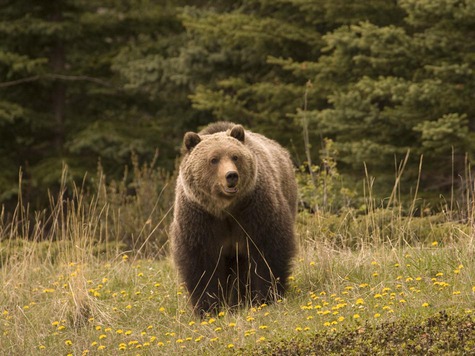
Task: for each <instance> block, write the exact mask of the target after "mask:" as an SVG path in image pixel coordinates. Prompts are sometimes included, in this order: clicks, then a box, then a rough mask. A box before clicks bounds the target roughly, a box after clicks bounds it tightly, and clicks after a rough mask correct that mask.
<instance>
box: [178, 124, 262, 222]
mask: <svg viewBox="0 0 475 356" xmlns="http://www.w3.org/2000/svg"><path fill="white" fill-rule="evenodd" d="M184 146H185V157H184V159H183V162H182V164H181V166H180V176H179V179H180V180H181V184H182V186H183V188H184V192H185V195H186V196H187V197H188V198H190V199H192V200H193V201H195V202H197V203H198V204H200V205H201V206H202V207H203V208H204V209H206V210H207V211H208V212H210V213H212V214H214V215H217V216H220V215H222V214H223V212H224V210H225V209H226V208H228V207H230V206H231V205H232V204H233V203H236V202H238V201H239V200H240V198H242V197H243V196H245V195H247V194H248V193H249V192H250V191H251V190H252V189H254V186H255V183H256V173H257V172H256V159H255V157H254V155H253V154H252V152H251V151H250V150H249V148H248V147H247V146H246V144H245V134H244V129H243V128H242V126H240V125H236V126H234V127H233V128H232V129H231V130H228V132H218V133H214V134H211V135H202V136H200V135H198V134H196V133H192V132H188V133H187V134H186V135H185V138H184Z"/></svg>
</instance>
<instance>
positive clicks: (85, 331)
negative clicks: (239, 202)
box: [0, 188, 475, 355]
mask: <svg viewBox="0 0 475 356" xmlns="http://www.w3.org/2000/svg"><path fill="white" fill-rule="evenodd" d="M168 189H170V188H168ZM160 194H162V193H160ZM162 195H163V194H162ZM137 196H138V197H140V192H139V191H137ZM159 198H160V197H158V198H157V199H159ZM58 200H59V201H60V202H61V203H55V202H54V199H52V203H51V209H50V210H51V212H50V213H48V214H41V213H36V215H35V216H36V218H35V219H34V221H32V220H30V219H26V216H27V215H31V214H30V213H29V212H28V211H27V209H23V208H21V206H22V204H21V202H20V203H19V207H18V208H17V210H16V211H15V213H14V214H12V216H7V214H6V212H5V211H3V212H2V214H1V216H0V239H1V244H0V264H1V268H0V279H1V283H2V290H1V292H0V353H1V354H2V355H160V354H168V355H172V354H193V355H194V354H207V355H218V354H220V355H221V354H243V355H255V354H276V355H295V354H302V355H307V354H312V353H313V354H332V353H333V354H342V353H349V354H363V353H369V354H391V355H392V354H421V355H422V354H454V355H460V354H467V355H469V354H475V264H474V260H475V241H474V239H475V231H474V228H475V221H474V216H473V209H472V206H471V205H470V204H472V203H468V204H467V207H465V208H464V209H463V214H462V213H459V214H458V215H455V213H453V212H452V211H442V212H441V213H439V214H432V215H431V214H429V213H427V216H424V215H423V214H422V213H421V214H420V215H421V216H417V217H415V216H414V215H415V214H412V215H408V214H404V213H403V212H402V209H401V207H398V206H396V204H393V205H392V206H391V207H377V204H373V207H372V208H370V209H368V210H367V211H366V213H364V214H363V213H361V212H359V211H355V210H352V209H347V210H346V211H345V210H342V212H341V213H340V214H330V213H315V214H313V213H309V212H301V213H300V214H299V217H298V223H297V226H296V230H297V236H298V241H299V253H298V256H297V258H296V259H295V263H294V270H293V275H292V277H291V278H290V288H289V290H288V293H287V294H286V296H285V298H284V299H283V300H279V301H278V302H277V303H275V304H272V305H260V306H255V307H243V308H242V309H240V310H238V311H229V310H223V311H222V312H221V313H220V314H219V315H214V316H208V317H206V318H204V319H199V318H197V317H196V316H195V315H194V314H193V313H192V310H191V308H190V306H189V304H188V294H187V292H186V290H185V289H184V287H183V285H181V284H180V283H179V281H178V277H177V274H176V271H175V270H174V268H173V265H172V263H171V260H170V258H169V257H168V256H167V254H166V252H163V251H166V249H167V244H166V242H165V243H164V247H163V248H161V249H160V252H158V249H157V253H156V254H155V255H154V254H153V253H152V254H150V253H148V254H145V253H143V248H144V246H145V245H147V244H149V243H150V244H151V245H153V244H154V243H157V244H158V242H156V241H159V239H155V240H154V239H153V238H152V236H154V235H155V234H156V233H157V231H162V233H163V234H165V235H166V221H167V220H166V219H165V218H166V217H168V216H169V215H170V212H169V210H166V209H164V211H163V213H160V214H155V215H154V214H148V215H144V217H143V221H142V222H141V224H143V226H142V228H140V229H139V232H140V233H139V235H140V234H142V235H141V236H142V239H137V243H136V244H135V245H131V246H126V245H124V244H123V243H119V242H117V241H114V239H113V238H111V236H112V235H113V232H114V231H116V232H117V230H118V229H120V226H121V224H120V222H121V221H122V222H124V221H126V220H124V219H126V216H125V215H127V216H130V215H131V214H132V212H131V211H136V209H129V210H127V209H126V208H124V207H123V210H124V211H125V212H122V213H121V210H120V209H117V210H113V209H112V208H111V203H110V199H109V201H107V200H101V199H99V198H94V199H90V200H88V201H86V199H84V194H83V193H82V192H79V193H76V194H75V195H74V198H71V199H66V200H65V201H62V200H61V199H58ZM156 207H157V204H156V203H154V202H152V208H151V209H152V210H151V211H152V212H154V211H155V210H156ZM121 214H122V215H121ZM105 217H107V219H106V218H105ZM110 217H112V218H110ZM109 218H110V219H109ZM109 235H110V236H109ZM153 241H155V242H153Z"/></svg>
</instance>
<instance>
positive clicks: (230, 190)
mask: <svg viewBox="0 0 475 356" xmlns="http://www.w3.org/2000/svg"><path fill="white" fill-rule="evenodd" d="M223 188H224V189H223V190H224V193H226V194H227V195H234V194H236V193H237V192H238V191H239V189H238V188H237V187H223Z"/></svg>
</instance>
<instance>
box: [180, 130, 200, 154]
mask: <svg viewBox="0 0 475 356" xmlns="http://www.w3.org/2000/svg"><path fill="white" fill-rule="evenodd" d="M183 142H184V143H185V147H186V149H187V151H191V149H192V148H193V147H195V146H196V145H197V144H198V143H200V142H201V137H200V136H199V135H198V134H197V133H196V132H187V133H186V134H185V137H184V138H183Z"/></svg>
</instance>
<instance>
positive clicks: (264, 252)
mask: <svg viewBox="0 0 475 356" xmlns="http://www.w3.org/2000/svg"><path fill="white" fill-rule="evenodd" d="M183 141H184V142H183V143H184V145H183V149H182V151H183V152H182V153H183V158H182V162H181V164H180V167H179V174H178V178H177V183H176V192H175V193H176V197H175V207H174V218H173V222H172V225H171V249H172V256H173V259H174V262H175V265H176V267H177V269H178V272H179V274H180V276H181V278H182V279H183V280H184V282H185V285H186V288H187V289H188V292H189V294H190V299H191V303H192V305H193V307H194V310H195V312H196V313H198V314H200V315H204V314H205V313H207V312H211V313H213V312H216V311H217V310H219V308H220V307H221V306H224V305H226V306H229V307H233V306H239V305H242V304H243V303H248V304H251V303H252V304H255V303H268V302H272V301H274V300H276V299H278V298H280V297H281V296H282V295H283V293H284V290H285V287H286V280H287V277H288V276H289V273H290V268H291V259H292V257H293V255H294V252H295V249H296V246H295V238H294V222H295V215H296V210H297V185H296V181H295V174H294V168H293V164H292V162H291V159H290V156H289V154H288V152H287V151H286V150H285V149H284V148H282V147H281V146H280V145H279V144H277V143H276V142H275V141H272V140H270V139H268V138H266V137H264V136H262V135H259V134H257V133H253V132H250V131H245V130H244V128H243V127H242V126H241V125H235V124H233V123H230V122H217V123H214V124H211V125H209V126H208V127H206V128H205V129H204V130H202V131H200V132H199V133H194V132H187V133H186V134H185V136H184V140H183Z"/></svg>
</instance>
